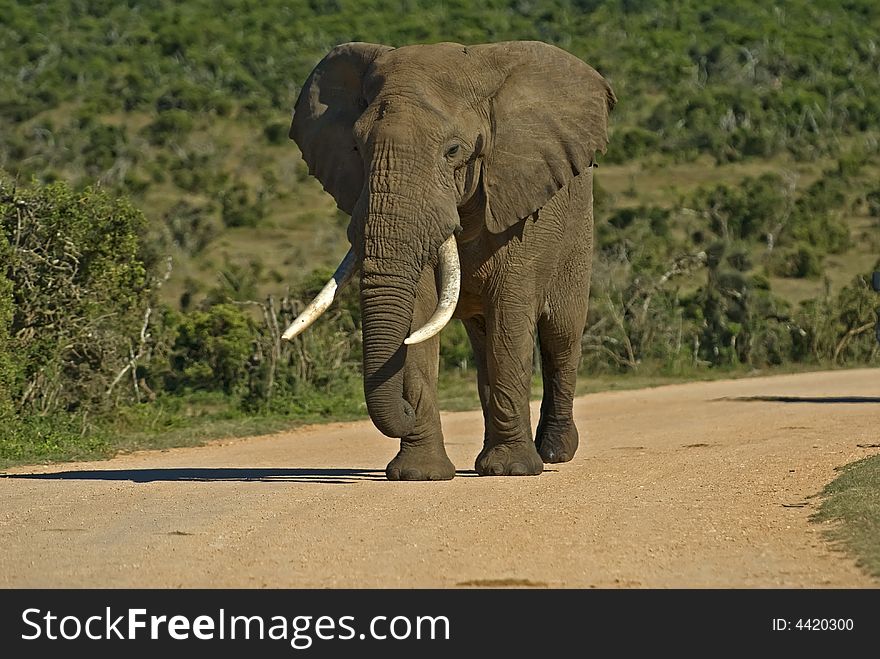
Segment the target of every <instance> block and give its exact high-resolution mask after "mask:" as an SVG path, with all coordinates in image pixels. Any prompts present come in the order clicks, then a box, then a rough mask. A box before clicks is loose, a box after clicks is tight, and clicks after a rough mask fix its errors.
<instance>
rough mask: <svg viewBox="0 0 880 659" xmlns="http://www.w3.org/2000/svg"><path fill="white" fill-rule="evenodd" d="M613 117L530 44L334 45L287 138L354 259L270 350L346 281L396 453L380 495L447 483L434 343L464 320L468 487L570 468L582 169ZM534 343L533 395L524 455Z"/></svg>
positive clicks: (570, 69) (562, 63)
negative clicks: (468, 350) (472, 477)
mask: <svg viewBox="0 0 880 659" xmlns="http://www.w3.org/2000/svg"><path fill="white" fill-rule="evenodd" d="M615 103H616V98H615V96H614V92H613V91H612V90H611V87H610V86H609V85H608V83H607V82H606V81H605V80H604V79H603V78H602V77H601V76H600V75H599V74H598V73H597V72H596V71H595V70H594V69H592V68H591V67H589V66H588V65H586V64H585V63H583V62H582V61H581V60H579V59H578V58H576V57H574V56H573V55H570V54H568V53H566V52H565V51H563V50H560V49H559V48H556V47H554V46H550V45H548V44H545V43H540V42H507V43H496V44H486V45H479V46H463V45H460V44H454V43H438V44H433V45H413V46H404V47H401V48H391V47H388V46H381V45H375V44H368V43H347V44H343V45H340V46H337V47H336V48H334V49H333V50H331V51H330V53H329V54H328V55H327V56H326V57H325V58H324V59H323V60H321V62H320V63H319V64H318V65H317V66H316V67H315V69H314V70H313V71H312V73H311V75H310V76H309V78H308V80H307V81H306V82H305V84H304V86H303V88H302V91H301V92H300V94H299V98H298V99H297V101H296V105H295V109H294V114H293V122H292V124H291V128H290V137H291V138H292V139H293V140H294V141H295V142H296V143H297V145H298V146H299V147H300V150H301V151H302V156H303V159H304V160H305V162H306V163H307V164H308V166H309V172H310V173H311V174H312V175H314V176H315V177H317V178H318V180H319V181H320V182H321V183H322V185H323V186H324V189H325V190H326V191H327V192H329V193H330V194H331V195H333V197H334V198H335V200H336V203H337V205H338V207H339V208H340V209H341V210H342V211H344V212H345V213H347V214H349V215H351V222H350V223H349V226H348V240H349V242H350V243H351V249H350V250H349V253H348V255H347V256H346V257H345V259H344V260H343V262H342V264H341V265H340V266H339V268H338V269H337V271H336V273H335V274H334V276H333V279H331V280H330V281H329V282H328V284H327V286H326V287H325V288H324V290H323V291H322V292H321V293H320V294H319V295H318V297H317V298H316V299H315V300H314V301H313V302H312V303H311V304H310V305H309V307H307V308H306V310H305V311H304V312H303V313H302V315H301V316H300V317H298V318H297V319H296V320H295V321H294V322H293V324H292V325H291V326H290V328H288V330H287V332H285V335H284V336H285V338H287V339H291V338H292V337H294V336H296V335H297V334H298V333H299V332H301V331H303V330H304V329H305V328H306V327H308V326H309V325H310V324H311V323H312V322H314V320H315V319H316V318H317V317H318V316H319V315H320V314H321V312H322V311H323V310H324V309H326V308H327V306H328V305H329V304H330V302H331V301H332V299H333V295H334V292H335V291H336V290H337V288H338V287H339V286H342V285H344V284H345V283H346V282H347V281H348V280H349V279H350V278H351V277H352V274H353V273H354V272H355V271H357V270H358V269H360V272H361V278H360V300H361V307H362V320H363V372H364V391H365V394H366V401H367V408H368V411H369V414H370V417H371V418H372V420H373V422H374V423H375V425H376V427H377V428H378V429H379V430H380V431H381V432H382V433H384V434H385V435H388V436H389V437H393V438H399V439H400V451H399V452H398V454H397V456H396V457H395V458H394V459H393V460H392V461H391V462H390V463H389V464H388V467H387V468H386V475H387V477H388V478H389V479H391V480H446V479H450V478H452V477H453V476H454V475H455V467H454V466H453V464H452V463H451V462H450V460H449V458H448V457H447V454H446V449H445V447H444V444H443V434H442V431H441V427H440V415H439V412H438V408H437V375H438V367H439V366H438V362H439V358H438V354H439V344H440V342H439V337H438V336H437V334H438V333H439V331H440V330H441V329H442V328H443V326H444V325H445V324H446V323H447V322H448V321H449V320H450V318H459V319H461V320H462V321H463V323H464V325H465V328H466V329H467V333H468V337H469V339H470V342H471V344H472V346H473V350H474V356H475V360H476V364H477V373H478V376H477V379H478V386H479V393H480V401H481V403H482V407H483V417H484V422H485V432H484V444H483V449H482V451H481V452H480V454H479V456H478V457H477V459H476V471H477V473H479V474H481V475H498V476H500V475H531V474H539V473H541V471H542V470H543V463H544V462H547V463H551V462H565V461H567V460H570V459H571V458H572V457H573V456H574V452H575V450H576V449H577V445H578V431H577V429H576V428H575V424H574V420H573V416H572V399H573V395H574V388H575V379H576V372H577V369H578V364H579V361H580V342H581V335H582V333H583V329H584V325H585V322H586V316H587V298H588V295H589V286H590V268H591V262H592V251H593V211H592V201H593V183H592V181H593V177H592V174H593V173H592V167H593V165H594V164H595V160H594V157H595V153H596V151H601V152H603V153H604V151H605V148H606V145H607V142H608V137H607V119H608V113H609V111H610V110H611V109H612V108H613V107H614V104H615ZM536 331H537V334H538V341H539V344H540V353H541V366H542V372H543V376H544V396H543V402H542V405H541V417H540V422H539V424H538V427H537V432H536V437H535V439H534V441H533V439H532V432H531V423H530V419H529V394H530V384H531V375H532V361H533V353H534V346H535V332H536Z"/></svg>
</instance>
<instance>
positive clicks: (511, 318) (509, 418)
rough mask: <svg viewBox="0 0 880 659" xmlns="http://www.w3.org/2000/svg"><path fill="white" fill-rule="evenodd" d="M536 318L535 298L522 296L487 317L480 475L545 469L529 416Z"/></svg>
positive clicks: (506, 299)
mask: <svg viewBox="0 0 880 659" xmlns="http://www.w3.org/2000/svg"><path fill="white" fill-rule="evenodd" d="M535 316H536V312H535V310H534V309H533V308H532V298H531V297H530V296H523V295H519V296H517V295H511V296H506V297H503V298H502V301H501V302H500V303H498V304H496V305H495V306H494V307H492V308H491V309H490V310H489V312H488V314H487V316H486V334H485V341H486V344H485V354H486V375H487V376H488V377H487V379H488V392H487V393H488V400H487V401H486V417H487V418H486V435H485V439H484V442H483V450H482V451H481V452H480V454H479V455H478V456H477V461H476V465H475V469H476V471H477V473H478V474H480V475H481V476H531V475H536V474H540V473H541V472H542V471H543V469H544V464H543V461H542V460H541V456H540V455H538V451H537V450H536V448H535V443H534V441H532V426H531V421H530V414H529V398H530V394H531V383H532V361H533V355H534V340H535Z"/></svg>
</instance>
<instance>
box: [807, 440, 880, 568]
mask: <svg viewBox="0 0 880 659" xmlns="http://www.w3.org/2000/svg"><path fill="white" fill-rule="evenodd" d="M840 472H841V473H840V476H838V477H837V478H836V479H835V480H834V481H833V482H831V483H830V484H829V485H828V486H827V487H826V488H825V490H824V491H823V492H822V496H823V500H822V505H821V507H820V508H819V512H818V513H816V514H815V515H814V516H813V520H814V521H816V522H832V523H834V525H833V526H832V527H831V529H830V530H829V531H827V533H826V534H827V536H828V538H829V539H830V540H832V541H833V542H835V543H838V544H839V546H841V547H842V548H844V549H846V550H848V551H849V552H851V553H852V554H854V555H855V556H856V558H857V561H858V564H859V566H860V567H862V568H864V569H865V570H866V571H868V572H870V573H871V574H873V575H874V576H875V577H880V455H875V456H871V457H868V458H865V459H863V460H859V461H858V462H853V463H852V464H848V465H846V466H845V467H841V469H840Z"/></svg>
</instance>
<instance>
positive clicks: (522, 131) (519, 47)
mask: <svg viewBox="0 0 880 659" xmlns="http://www.w3.org/2000/svg"><path fill="white" fill-rule="evenodd" d="M482 48H485V49H486V53H485V54H486V55H487V56H488V57H489V58H490V61H492V62H493V63H494V65H495V67H497V68H499V69H500V70H501V71H503V72H504V74H505V75H504V77H503V80H502V82H501V83H500V85H499V87H498V88H497V90H496V91H495V92H494V95H493V96H492V97H491V98H490V116H491V121H492V138H491V144H490V146H489V150H488V153H487V154H486V158H485V172H484V186H485V192H486V198H487V201H488V212H487V218H486V220H487V223H488V225H489V229H490V230H491V231H493V232H500V231H503V230H504V229H506V228H507V227H509V226H510V225H511V224H513V223H515V222H517V221H518V220H519V219H521V218H524V217H527V216H529V215H531V214H532V213H534V212H535V211H536V210H538V209H539V208H541V207H542V206H543V205H544V204H545V203H546V202H547V201H548V200H549V199H550V198H551V197H552V196H553V195H554V194H556V192H557V191H558V190H559V189H560V188H562V187H563V186H564V185H566V184H567V183H568V182H569V181H571V179H572V178H574V177H575V176H577V175H578V174H580V173H581V172H583V171H584V170H586V169H587V168H588V167H591V166H592V165H593V164H594V163H595V160H594V157H595V153H596V151H600V152H602V153H604V152H605V148H606V145H607V144H608V129H607V127H608V113H609V111H610V110H611V109H612V108H613V107H614V104H615V103H616V102H617V99H616V98H615V96H614V92H613V91H612V90H611V87H610V86H609V85H608V83H607V82H606V81H605V79H604V78H603V77H602V76H601V75H599V73H597V72H596V71H595V70H594V69H593V68H592V67H590V66H588V65H587V64H585V63H584V62H582V61H581V60H580V59H578V58H577V57H575V56H573V55H570V54H569V53H567V52H565V51H564V50H561V49H559V48H556V47H555V46H551V45H549V44H545V43H540V42H510V43H500V44H494V45H488V46H483V47H482ZM493 68H494V67H493Z"/></svg>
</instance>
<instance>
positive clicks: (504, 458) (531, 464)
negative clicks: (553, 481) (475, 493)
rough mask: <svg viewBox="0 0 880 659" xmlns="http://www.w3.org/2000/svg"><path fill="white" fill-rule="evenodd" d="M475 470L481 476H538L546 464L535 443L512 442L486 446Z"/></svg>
mask: <svg viewBox="0 0 880 659" xmlns="http://www.w3.org/2000/svg"><path fill="white" fill-rule="evenodd" d="M474 468H475V469H476V470H477V473H478V474H479V475H480V476H537V475H538V474H540V473H541V472H542V471H544V464H543V462H541V456H540V455H538V451H536V450H535V444H534V442H532V441H512V442H499V443H497V444H493V445H491V446H484V447H483V450H482V451H480V454H479V455H478V456H477V462H476V464H475V465H474Z"/></svg>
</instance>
